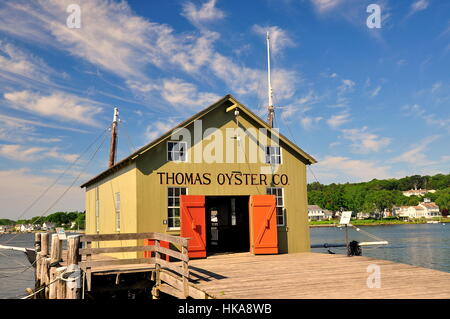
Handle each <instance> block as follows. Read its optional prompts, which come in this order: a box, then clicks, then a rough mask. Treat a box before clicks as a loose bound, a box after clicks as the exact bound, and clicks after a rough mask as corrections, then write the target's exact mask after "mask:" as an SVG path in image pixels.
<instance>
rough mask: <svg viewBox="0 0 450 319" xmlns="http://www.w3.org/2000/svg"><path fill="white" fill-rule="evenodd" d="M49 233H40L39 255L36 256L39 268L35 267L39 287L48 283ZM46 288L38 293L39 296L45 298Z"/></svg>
mask: <svg viewBox="0 0 450 319" xmlns="http://www.w3.org/2000/svg"><path fill="white" fill-rule="evenodd" d="M49 241H50V234H49V233H41V251H40V253H39V255H37V256H36V257H37V258H38V259H39V261H40V264H39V269H36V271H38V272H39V282H40V287H41V288H42V287H43V286H45V285H47V284H48V280H49V279H48V262H47V256H48V253H49V246H50V245H49V244H50V242H49ZM46 290H47V289H44V290H43V292H42V293H40V294H39V295H40V296H39V298H42V299H45V298H46V296H47V295H46Z"/></svg>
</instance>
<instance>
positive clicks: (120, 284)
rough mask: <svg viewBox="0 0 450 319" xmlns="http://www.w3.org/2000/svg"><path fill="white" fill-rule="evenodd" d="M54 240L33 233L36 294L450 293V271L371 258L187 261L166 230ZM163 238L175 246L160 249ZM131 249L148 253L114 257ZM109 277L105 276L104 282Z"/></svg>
mask: <svg viewBox="0 0 450 319" xmlns="http://www.w3.org/2000/svg"><path fill="white" fill-rule="evenodd" d="M144 238H145V239H148V240H150V241H151V242H149V243H147V244H145V245H144V246H131V247H129V246H125V247H122V246H120V247H104V248H93V245H92V242H95V241H117V240H119V241H120V240H132V239H134V240H138V239H144ZM51 239H52V240H51V245H50V236H49V234H48V233H43V234H39V235H38V234H37V235H36V251H37V252H38V253H37V256H36V293H34V294H33V295H34V296H35V298H45V299H80V298H85V296H86V295H87V296H88V297H89V298H92V297H93V294H92V293H94V294H95V293H96V292H99V293H102V294H104V296H106V297H108V296H110V295H111V294H112V293H113V292H117V291H119V290H121V291H130V290H136V289H139V290H140V291H141V292H143V295H144V298H160V297H164V296H165V295H170V296H174V297H177V298H196V299H208V298H216V299H224V298H226V299H361V298H369V299H416V298H419V299H432V298H440V299H441V298H450V273H447V272H441V271H437V270H432V269H427V268H421V267H415V266H411V265H406V264H401V263H396V262H392V261H387V260H379V259H373V258H369V257H362V256H353V257H347V256H345V255H338V254H335V255H331V254H320V253H296V254H279V255H257V256H255V255H252V254H250V253H232V254H222V255H213V256H209V257H208V258H205V259H194V260H189V257H188V250H187V247H188V239H187V238H182V237H178V236H170V235H167V234H160V233H139V234H104V235H83V236H70V237H69V238H68V250H67V251H62V241H61V240H59V239H58V236H57V235H56V234H53V235H52V236H51ZM164 243H169V244H170V245H168V246H167V247H169V246H170V248H165V247H163V246H161V245H162V244H164ZM81 244H83V247H80V246H82V245H81ZM177 246H178V247H179V250H177V249H178V248H176V247H177ZM133 251H141V252H146V254H144V258H142V257H138V258H131V259H117V258H114V257H111V255H110V254H111V253H118V252H133ZM105 254H106V255H105ZM168 256H170V260H169V258H168ZM374 269H378V270H379V276H378V277H377V278H379V281H378V283H379V287H378V286H377V285H373V284H374V283H376V282H377V281H375V282H373V281H372V280H371V279H373V277H374V275H375V273H374V272H373V270H374ZM71 278H72V279H71ZM104 279H108V280H106V281H107V282H108V283H107V284H105V282H106V281H105V280H104ZM111 282H112V284H111ZM37 292H40V293H39V294H37ZM141 295H142V293H141Z"/></svg>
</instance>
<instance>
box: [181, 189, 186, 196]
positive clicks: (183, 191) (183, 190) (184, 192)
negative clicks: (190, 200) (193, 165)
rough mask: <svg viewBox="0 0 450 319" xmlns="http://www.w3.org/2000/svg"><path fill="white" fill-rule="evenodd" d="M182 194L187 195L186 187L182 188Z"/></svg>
mask: <svg viewBox="0 0 450 319" xmlns="http://www.w3.org/2000/svg"><path fill="white" fill-rule="evenodd" d="M181 195H186V187H182V188H181Z"/></svg>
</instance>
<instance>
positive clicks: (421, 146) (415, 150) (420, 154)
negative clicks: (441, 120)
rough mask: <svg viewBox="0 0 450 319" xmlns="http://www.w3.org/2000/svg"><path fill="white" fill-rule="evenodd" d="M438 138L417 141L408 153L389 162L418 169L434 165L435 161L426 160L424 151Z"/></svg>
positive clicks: (437, 136)
mask: <svg viewBox="0 0 450 319" xmlns="http://www.w3.org/2000/svg"><path fill="white" fill-rule="evenodd" d="M439 137H440V136H439V135H432V136H428V137H426V138H424V139H422V140H421V141H419V142H418V143H417V144H414V145H412V147H411V148H410V149H409V150H408V151H406V152H404V153H402V154H401V155H399V156H397V157H395V158H393V159H392V160H391V161H392V162H393V163H409V164H412V165H414V166H418V167H420V166H426V165H432V164H436V161H432V160H429V159H428V158H427V152H426V150H427V149H428V146H429V145H430V144H431V143H433V142H434V141H435V140H437V139H438V138H439Z"/></svg>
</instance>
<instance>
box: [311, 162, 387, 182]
mask: <svg viewBox="0 0 450 319" xmlns="http://www.w3.org/2000/svg"><path fill="white" fill-rule="evenodd" d="M313 169H314V172H315V175H316V176H317V178H318V179H319V181H320V182H321V183H331V182H340V183H345V182H362V181H368V180H371V179H373V178H378V179H382V178H389V177H391V176H390V173H389V170H390V167H389V166H383V165H380V163H378V162H375V161H365V160H356V159H351V158H348V157H344V156H326V157H325V158H323V159H320V158H319V161H318V163H317V164H315V165H314V166H313Z"/></svg>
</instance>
